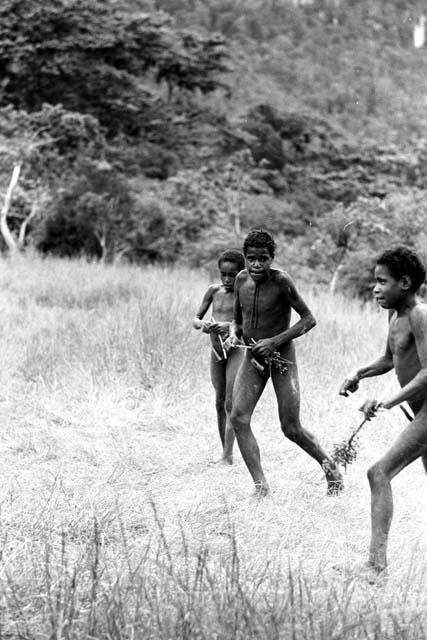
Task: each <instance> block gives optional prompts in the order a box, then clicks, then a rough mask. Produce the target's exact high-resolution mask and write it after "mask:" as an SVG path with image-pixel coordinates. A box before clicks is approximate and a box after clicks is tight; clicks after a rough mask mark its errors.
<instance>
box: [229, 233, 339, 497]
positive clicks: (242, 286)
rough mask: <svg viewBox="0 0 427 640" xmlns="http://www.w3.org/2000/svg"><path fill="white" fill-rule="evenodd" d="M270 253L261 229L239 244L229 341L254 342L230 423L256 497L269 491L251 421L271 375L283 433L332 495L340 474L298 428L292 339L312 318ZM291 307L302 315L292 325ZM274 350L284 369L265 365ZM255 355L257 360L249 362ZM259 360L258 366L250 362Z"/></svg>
mask: <svg viewBox="0 0 427 640" xmlns="http://www.w3.org/2000/svg"><path fill="white" fill-rule="evenodd" d="M274 252H275V242H274V239H273V237H272V235H271V234H270V233H269V232H268V231H265V230H263V229H255V230H253V231H251V232H250V233H249V234H248V236H247V237H246V239H245V241H244V244H243V253H244V256H245V262H246V269H245V270H244V271H242V272H241V273H240V274H239V275H238V277H237V278H236V282H235V285H234V290H235V301H234V322H233V325H232V327H231V329H230V343H231V344H236V343H237V342H238V341H239V339H240V338H241V337H242V338H243V340H244V341H245V343H246V344H247V345H251V344H253V342H255V343H256V344H254V346H253V347H252V349H251V351H250V352H249V351H247V352H246V354H245V358H244V360H243V362H242V364H241V367H240V369H239V372H238V374H237V377H236V382H235V389H234V394H233V403H232V405H233V406H232V412H231V423H232V425H233V427H234V431H235V433H236V436H237V441H238V444H239V448H240V451H241V453H242V456H243V459H244V461H245V462H246V465H247V467H248V469H249V472H250V474H251V476H252V478H253V481H254V483H255V495H258V496H264V495H266V494H268V492H269V487H268V484H267V480H266V478H265V475H264V471H263V469H262V466H261V459H260V452H259V447H258V444H257V441H256V439H255V437H254V434H253V432H252V429H251V424H250V423H251V417H252V413H253V411H254V409H255V406H256V404H257V402H258V400H259V398H260V396H261V394H262V392H263V391H264V388H265V385H266V383H267V379H268V377H270V374H271V379H272V383H273V387H274V391H275V394H276V398H277V403H278V407H279V418H280V424H281V427H282V431H283V433H284V434H285V436H286V437H288V438H289V439H290V440H292V441H293V442H295V443H296V444H298V445H299V446H300V447H301V448H302V449H304V451H306V452H307V453H308V454H309V455H310V456H311V457H312V458H314V459H315V460H317V462H318V463H319V464H320V465H322V467H323V469H324V472H325V474H326V479H327V484H328V493H329V494H334V493H337V492H338V491H340V490H341V489H342V478H341V475H340V473H339V471H338V469H337V468H336V466H335V465H334V463H333V462H332V461H331V459H330V458H329V457H328V455H327V454H326V453H325V452H324V451H323V449H322V448H321V447H320V445H319V443H318V442H317V440H316V439H315V438H314V436H312V435H311V434H310V433H309V432H308V431H306V430H305V429H304V428H303V427H302V426H301V423H300V419H299V409H300V393H299V386H298V371H297V364H296V359H295V348H294V344H293V340H294V339H295V338H298V337H299V336H302V335H304V334H305V333H307V331H310V329H312V328H313V327H314V326H315V324H316V321H315V319H314V317H313V314H312V313H311V311H310V309H309V308H308V307H307V305H306V303H305V302H304V300H303V299H302V298H301V296H300V295H299V293H298V291H297V290H296V287H295V285H294V283H293V282H292V280H291V278H290V277H289V275H288V274H287V273H285V272H284V271H279V270H277V269H273V268H272V267H271V264H272V262H273V258H274ZM292 309H294V310H295V311H296V312H297V313H298V315H299V316H300V319H299V320H298V321H297V322H296V323H295V324H294V325H292V326H290V320H291V312H292ZM275 351H276V352H279V353H280V356H281V357H282V358H284V359H286V360H287V361H288V364H287V370H286V371H283V370H281V369H280V368H278V367H276V366H274V365H271V366H269V365H268V359H269V358H270V356H271V355H272V354H273V352H275ZM253 357H255V359H256V362H253ZM257 362H258V364H259V365H260V366H254V364H255V365H256V364H257ZM262 367H263V368H264V372H262V371H261V368H262Z"/></svg>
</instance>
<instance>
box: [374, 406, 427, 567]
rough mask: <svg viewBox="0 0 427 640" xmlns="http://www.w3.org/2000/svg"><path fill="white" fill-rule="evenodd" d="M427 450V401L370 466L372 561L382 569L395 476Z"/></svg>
mask: <svg viewBox="0 0 427 640" xmlns="http://www.w3.org/2000/svg"><path fill="white" fill-rule="evenodd" d="M426 452H427V402H426V403H424V405H423V407H422V409H421V410H420V411H419V412H418V414H417V415H416V416H415V418H414V421H413V422H411V423H410V424H409V425H408V426H407V427H406V429H405V430H404V431H403V433H402V434H401V435H400V436H399V438H398V439H397V440H396V442H395V443H394V444H393V446H392V447H391V449H390V450H389V451H388V452H387V453H386V454H385V456H384V457H383V458H381V460H379V461H378V462H376V463H375V464H374V465H373V466H372V467H371V468H370V469H369V470H368V478H369V484H370V487H371V544H370V550H369V564H370V565H372V566H373V567H374V568H375V569H376V570H377V571H378V572H380V571H382V570H383V569H384V568H385V567H386V565H387V541H388V534H389V531H390V525H391V521H392V518H393V495H392V491H391V484H390V482H391V480H392V479H393V478H394V477H395V476H396V475H397V474H398V473H399V472H400V471H401V470H402V469H404V468H405V467H406V466H407V465H408V464H410V463H411V462H413V461H414V460H416V459H417V458H419V457H420V456H423V461H424V459H425V455H426Z"/></svg>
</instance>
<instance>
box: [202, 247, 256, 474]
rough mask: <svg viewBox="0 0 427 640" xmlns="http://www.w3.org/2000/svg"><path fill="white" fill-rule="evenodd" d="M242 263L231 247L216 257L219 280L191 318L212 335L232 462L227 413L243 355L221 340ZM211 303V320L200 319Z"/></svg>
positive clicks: (222, 430) (214, 375)
mask: <svg viewBox="0 0 427 640" xmlns="http://www.w3.org/2000/svg"><path fill="white" fill-rule="evenodd" d="M244 266H245V259H244V257H243V255H242V253H240V251H235V250H233V249H230V250H228V251H224V252H223V253H222V254H221V255H220V256H219V258H218V269H219V272H220V277H221V282H220V283H218V284H212V285H210V286H209V287H208V290H207V291H206V293H205V295H204V296H203V300H202V303H201V305H200V308H199V310H198V311H197V314H196V316H195V317H194V318H193V327H194V328H195V329H202V330H203V331H204V332H205V333H209V334H210V337H211V362H210V373H211V380H212V384H213V387H214V389H215V407H216V413H217V421H218V431H219V436H220V438H221V443H222V462H223V463H224V464H232V462H233V444H234V431H233V428H232V427H231V425H230V420H229V414H230V410H231V397H232V391H233V384H234V379H235V377H236V373H237V370H238V368H239V366H240V363H241V361H242V358H243V353H242V351H241V350H240V349H235V348H230V349H227V350H226V349H225V347H224V342H225V340H226V339H227V338H228V335H229V330H230V325H231V321H232V319H233V302H234V281H235V279H236V276H237V274H238V273H239V271H241V270H242V269H243V268H244ZM211 305H212V321H202V318H203V317H204V316H205V314H206V312H207V311H208V309H209V307H210V306H211Z"/></svg>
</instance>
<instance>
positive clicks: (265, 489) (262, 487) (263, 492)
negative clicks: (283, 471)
mask: <svg viewBox="0 0 427 640" xmlns="http://www.w3.org/2000/svg"><path fill="white" fill-rule="evenodd" d="M268 495H270V487H269V486H268V484H264V483H263V482H255V490H254V492H253V494H252V497H253V498H265V497H267V496H268Z"/></svg>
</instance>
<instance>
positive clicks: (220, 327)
mask: <svg viewBox="0 0 427 640" xmlns="http://www.w3.org/2000/svg"><path fill="white" fill-rule="evenodd" d="M229 330H230V323H229V322H213V323H212V324H211V326H210V332H211V333H219V334H221V333H222V334H227V333H228V332H229Z"/></svg>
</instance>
